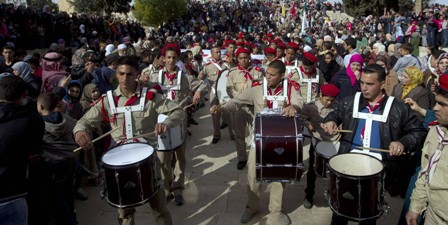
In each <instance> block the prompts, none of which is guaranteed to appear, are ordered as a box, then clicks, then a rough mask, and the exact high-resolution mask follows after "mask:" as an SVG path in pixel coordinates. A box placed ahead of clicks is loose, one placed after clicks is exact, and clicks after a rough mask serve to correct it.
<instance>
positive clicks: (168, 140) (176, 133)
mask: <svg viewBox="0 0 448 225" xmlns="http://www.w3.org/2000/svg"><path fill="white" fill-rule="evenodd" d="M167 117H168V116H166V115H164V114H160V115H159V116H158V118H157V122H158V123H163V121H165V119H166V118H167ZM184 141H185V130H184V124H183V123H181V124H179V125H177V126H175V127H172V128H169V129H168V130H167V132H165V134H164V135H158V136H157V144H158V147H157V151H171V150H174V149H176V148H178V147H179V146H181V145H182V144H183V143H184Z"/></svg>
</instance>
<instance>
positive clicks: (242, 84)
mask: <svg viewBox="0 0 448 225" xmlns="http://www.w3.org/2000/svg"><path fill="white" fill-rule="evenodd" d="M236 57H237V60H238V67H236V68H232V69H231V70H230V72H229V74H228V78H227V85H226V86H227V94H228V95H229V96H230V97H231V98H236V97H238V96H239V95H240V94H241V93H242V92H243V91H244V90H246V89H247V88H249V87H251V86H252V84H253V82H256V81H260V80H261V79H263V77H264V75H263V72H262V70H261V69H260V68H259V67H251V64H250V51H249V50H248V49H246V48H239V49H238V51H237V52H236ZM252 117H253V116H252V114H251V112H250V111H249V109H247V107H241V108H239V109H238V110H236V111H235V112H233V115H231V119H233V128H234V133H235V145H236V151H237V157H238V165H237V169H238V170H242V169H243V168H244V167H245V166H246V163H247V153H246V142H245V138H246V137H248V136H247V135H248V131H247V130H248V129H250V126H247V125H249V124H248V123H249V122H251V121H252Z"/></svg>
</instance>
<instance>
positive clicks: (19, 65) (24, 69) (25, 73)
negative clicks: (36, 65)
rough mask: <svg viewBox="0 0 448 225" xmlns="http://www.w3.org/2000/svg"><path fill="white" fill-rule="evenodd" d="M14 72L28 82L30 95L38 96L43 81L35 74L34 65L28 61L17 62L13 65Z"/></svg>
mask: <svg viewBox="0 0 448 225" xmlns="http://www.w3.org/2000/svg"><path fill="white" fill-rule="evenodd" d="M12 69H13V71H12V73H13V74H14V75H16V76H19V77H20V78H22V79H23V80H24V81H25V82H26V84H27V90H28V96H30V97H31V98H37V96H39V93H40V86H41V84H42V82H41V81H40V80H39V79H37V78H36V77H35V76H34V75H33V72H34V70H33V67H31V65H30V64H28V63H26V62H16V63H15V64H14V65H12Z"/></svg>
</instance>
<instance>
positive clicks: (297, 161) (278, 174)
mask: <svg viewBox="0 0 448 225" xmlns="http://www.w3.org/2000/svg"><path fill="white" fill-rule="evenodd" d="M254 130H255V131H254V134H255V140H254V141H255V157H256V161H255V163H256V164H255V168H256V177H257V181H263V182H264V181H268V182H270V181H273V182H287V183H290V182H299V181H300V178H301V176H302V173H303V163H302V138H303V137H302V124H301V123H300V121H299V119H298V118H297V117H293V118H288V117H284V116H281V115H279V114H262V113H260V114H257V115H256V117H255V122H254Z"/></svg>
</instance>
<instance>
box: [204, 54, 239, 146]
mask: <svg viewBox="0 0 448 225" xmlns="http://www.w3.org/2000/svg"><path fill="white" fill-rule="evenodd" d="M210 51H211V55H212V60H211V61H210V62H208V63H207V64H205V66H204V69H202V71H201V72H200V73H199V78H200V79H202V80H204V79H205V78H208V80H209V81H210V86H211V87H212V89H215V88H216V87H215V86H216V83H217V81H218V78H219V75H220V74H221V73H222V72H223V71H224V70H228V69H230V68H229V67H228V64H226V63H224V62H223V60H221V49H220V47H218V46H214V47H212V49H211V50H210ZM224 85H226V84H224ZM209 99H210V107H211V106H214V105H218V104H219V100H218V96H217V95H216V89H215V91H214V92H213V91H211V92H210V98H209ZM212 120H213V139H212V144H216V143H218V141H219V139H221V129H220V126H221V125H220V124H221V121H220V120H221V113H216V114H212ZM223 120H224V122H225V123H226V124H229V125H230V126H229V136H230V138H232V139H234V138H235V137H234V134H233V128H232V126H231V124H232V123H230V121H229V120H230V116H229V115H228V114H225V115H223Z"/></svg>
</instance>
